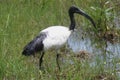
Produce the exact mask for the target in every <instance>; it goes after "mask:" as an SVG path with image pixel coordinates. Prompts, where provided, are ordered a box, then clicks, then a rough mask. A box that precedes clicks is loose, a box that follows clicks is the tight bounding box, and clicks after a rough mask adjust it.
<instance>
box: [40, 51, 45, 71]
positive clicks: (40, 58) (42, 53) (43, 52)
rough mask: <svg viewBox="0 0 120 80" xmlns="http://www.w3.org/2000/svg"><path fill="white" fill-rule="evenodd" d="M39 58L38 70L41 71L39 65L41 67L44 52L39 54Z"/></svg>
mask: <svg viewBox="0 0 120 80" xmlns="http://www.w3.org/2000/svg"><path fill="white" fill-rule="evenodd" d="M41 53H42V54H41V57H40V59H39V69H40V70H41V65H42V62H43V56H44V51H42V52H41Z"/></svg>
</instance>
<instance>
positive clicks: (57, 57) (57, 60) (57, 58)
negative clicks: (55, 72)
mask: <svg viewBox="0 0 120 80" xmlns="http://www.w3.org/2000/svg"><path fill="white" fill-rule="evenodd" d="M59 56H60V55H59V54H58V53H57V56H56V62H57V67H58V69H59V70H60V65H59Z"/></svg>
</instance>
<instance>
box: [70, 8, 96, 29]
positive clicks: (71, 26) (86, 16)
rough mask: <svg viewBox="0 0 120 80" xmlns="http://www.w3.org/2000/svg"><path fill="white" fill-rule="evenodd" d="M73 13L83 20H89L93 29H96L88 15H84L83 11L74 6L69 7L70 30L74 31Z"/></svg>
mask: <svg viewBox="0 0 120 80" xmlns="http://www.w3.org/2000/svg"><path fill="white" fill-rule="evenodd" d="M74 13H78V14H80V15H82V16H84V17H85V18H87V19H88V20H90V22H91V23H92V24H93V26H94V27H95V29H97V28H96V24H95V22H94V20H93V19H92V18H91V17H90V16H89V15H88V14H86V13H85V12H84V11H82V10H81V9H79V8H77V7H75V6H71V7H70V9H69V16H70V20H71V25H70V30H74V28H75V19H74Z"/></svg>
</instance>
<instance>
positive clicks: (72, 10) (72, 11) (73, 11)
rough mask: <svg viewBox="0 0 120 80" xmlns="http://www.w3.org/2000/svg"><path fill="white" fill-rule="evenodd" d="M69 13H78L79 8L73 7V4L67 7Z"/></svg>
mask: <svg viewBox="0 0 120 80" xmlns="http://www.w3.org/2000/svg"><path fill="white" fill-rule="evenodd" d="M69 13H71V14H73V13H79V8H77V7H75V6H71V7H70V8H69Z"/></svg>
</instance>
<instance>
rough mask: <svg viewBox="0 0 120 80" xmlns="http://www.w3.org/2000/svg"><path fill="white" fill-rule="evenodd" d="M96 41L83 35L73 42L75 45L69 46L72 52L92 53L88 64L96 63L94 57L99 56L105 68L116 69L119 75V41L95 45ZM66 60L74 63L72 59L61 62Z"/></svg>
mask: <svg viewBox="0 0 120 80" xmlns="http://www.w3.org/2000/svg"><path fill="white" fill-rule="evenodd" d="M98 43H99V42H92V39H91V38H89V37H85V38H83V39H81V40H79V41H78V42H77V41H76V42H75V43H74V45H75V46H76V47H72V46H70V48H71V49H72V51H73V52H74V53H78V52H79V51H87V52H89V54H90V55H94V56H92V61H91V62H90V66H95V65H98V63H97V62H96V58H99V59H100V61H102V62H103V63H104V66H105V68H109V69H112V70H117V74H118V76H119V77H120V73H119V71H120V43H114V44H112V43H110V42H106V43H104V42H103V43H102V42H100V43H99V45H101V46H100V47H96V46H97V45H98ZM66 61H67V62H68V61H69V63H70V64H74V61H72V60H63V62H66Z"/></svg>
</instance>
